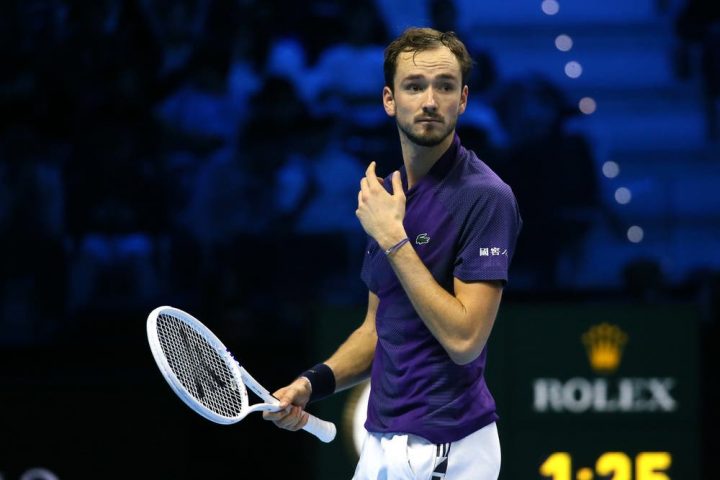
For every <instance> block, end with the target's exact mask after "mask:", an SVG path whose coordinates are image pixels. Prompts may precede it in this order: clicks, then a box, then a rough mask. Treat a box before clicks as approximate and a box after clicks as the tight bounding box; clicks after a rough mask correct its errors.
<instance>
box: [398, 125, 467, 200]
mask: <svg viewBox="0 0 720 480" xmlns="http://www.w3.org/2000/svg"><path fill="white" fill-rule="evenodd" d="M454 138H455V131H454V130H453V131H452V132H450V134H449V135H448V136H447V137H446V138H445V139H443V141H442V142H440V143H439V144H437V145H434V146H432V147H423V146H421V145H418V144H416V143H413V142H411V141H410V140H409V139H408V138H407V137H406V136H405V135H404V134H403V133H402V132H400V147H401V148H402V155H403V163H404V164H405V171H406V172H407V181H408V185H407V187H408V189H410V188H412V186H413V185H415V184H416V183H418V182H419V181H420V180H422V178H423V177H424V176H425V175H426V174H427V172H429V171H430V169H431V168H432V167H433V165H435V162H437V161H438V160H439V159H440V157H441V156H442V154H443V153H445V151H447V149H448V148H450V145H451V144H452V142H453V139H454Z"/></svg>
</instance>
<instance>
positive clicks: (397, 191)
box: [392, 170, 405, 195]
mask: <svg viewBox="0 0 720 480" xmlns="http://www.w3.org/2000/svg"><path fill="white" fill-rule="evenodd" d="M392 186H393V195H405V192H403V186H402V177H401V176H400V172H399V171H397V170H395V171H394V172H393V174H392Z"/></svg>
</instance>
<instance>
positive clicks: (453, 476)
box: [353, 423, 500, 480]
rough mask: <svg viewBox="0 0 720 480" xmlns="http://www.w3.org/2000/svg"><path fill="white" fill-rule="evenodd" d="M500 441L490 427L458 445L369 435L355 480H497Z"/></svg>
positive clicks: (456, 443) (461, 440) (356, 470)
mask: <svg viewBox="0 0 720 480" xmlns="http://www.w3.org/2000/svg"><path fill="white" fill-rule="evenodd" d="M498 475H500V439H499V437H498V431H497V425H495V423H491V424H490V425H487V426H486V427H483V428H481V429H480V430H478V431H476V432H474V433H471V434H470V435H468V436H467V437H465V438H462V439H460V440H458V441H456V442H452V443H444V444H439V445H438V444H435V443H430V442H429V441H427V440H425V439H424V438H422V437H418V436H417V435H401V434H393V433H388V434H380V433H372V432H368V434H367V436H366V438H365V442H364V443H363V447H362V452H361V453H360V460H359V461H358V464H357V468H356V469H355V475H354V476H353V480H438V479H443V478H444V479H447V480H497V478H498Z"/></svg>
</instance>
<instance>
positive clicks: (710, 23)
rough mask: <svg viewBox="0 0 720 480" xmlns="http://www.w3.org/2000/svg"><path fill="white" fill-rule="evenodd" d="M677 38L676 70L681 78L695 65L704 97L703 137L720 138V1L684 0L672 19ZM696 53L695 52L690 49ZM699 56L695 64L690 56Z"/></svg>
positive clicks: (689, 72)
mask: <svg viewBox="0 0 720 480" xmlns="http://www.w3.org/2000/svg"><path fill="white" fill-rule="evenodd" d="M675 31H676V33H677V35H678V38H679V40H680V44H679V48H678V50H677V57H676V71H677V73H678V75H679V76H680V77H681V78H687V77H688V76H689V75H691V72H692V70H693V68H697V67H699V70H700V74H701V77H702V82H703V93H704V97H705V112H706V120H707V138H708V139H709V140H712V141H718V140H720V3H718V2H717V1H715V0H687V2H686V3H685V6H684V7H683V8H681V10H680V12H679V14H678V15H677V17H676V20H675ZM696 51H697V52H698V53H699V55H697V56H695V55H694V52H696ZM697 57H699V62H698V63H699V65H698V64H697V63H695V62H694V59H695V58H697Z"/></svg>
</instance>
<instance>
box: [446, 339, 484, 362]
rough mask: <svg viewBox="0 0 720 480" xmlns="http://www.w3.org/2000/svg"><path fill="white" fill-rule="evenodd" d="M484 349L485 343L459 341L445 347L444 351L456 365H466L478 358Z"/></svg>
mask: <svg viewBox="0 0 720 480" xmlns="http://www.w3.org/2000/svg"><path fill="white" fill-rule="evenodd" d="M484 347H485V342H471V341H459V342H456V343H455V345H452V346H451V347H445V351H446V352H447V354H448V356H449V357H450V360H452V361H453V363H455V364H456V365H467V364H468V363H471V362H473V361H474V360H475V359H476V358H478V357H479V356H480V354H481V353H482V351H483V348H484Z"/></svg>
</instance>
